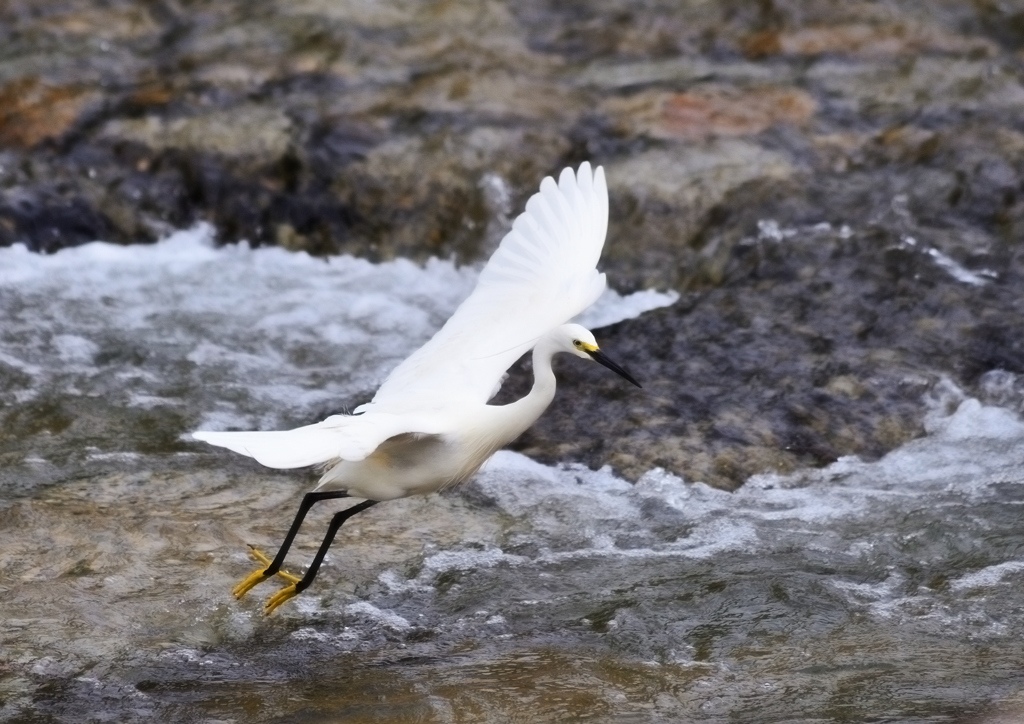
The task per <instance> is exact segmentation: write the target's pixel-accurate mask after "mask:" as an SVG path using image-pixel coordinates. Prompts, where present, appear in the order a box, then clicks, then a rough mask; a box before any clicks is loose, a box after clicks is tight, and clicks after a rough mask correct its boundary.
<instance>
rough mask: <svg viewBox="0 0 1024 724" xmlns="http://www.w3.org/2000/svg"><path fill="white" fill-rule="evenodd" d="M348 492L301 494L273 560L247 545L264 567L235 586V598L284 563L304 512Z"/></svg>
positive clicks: (290, 579)
mask: <svg viewBox="0 0 1024 724" xmlns="http://www.w3.org/2000/svg"><path fill="white" fill-rule="evenodd" d="M347 497H348V493H345V492H342V491H339V490H333V491H330V492H326V493H306V494H305V495H304V496H302V504H301V505H299V512H298V513H296V514H295V520H293V521H292V527H291V528H289V529H288V535H286V536H285V538H284V543H282V544H281V548H280V549H279V550H278V551H277V555H276V556H274V560H272V561H271V560H269V559H268V558H267V557H266V556H265V555H263V554H262V553H260V552H259V551H258V550H256V548H255V546H249V547H250V548H252V554H253V556H255V557H256V559H257V560H259V561H262V562H263V563H264V564H265V565H266V568H257V569H256V570H255V571H253V572H252V573H250V574H249V576H248V577H247V578H246V579H245V580H244V581H242V582H241V583H239V584H238V585H237V586H235V587H234V588H233V589H232V591H231V593H233V594H234V596H235V598H241V597H242V596H244V595H245V594H246V593H248V591H249V590H250V589H252V587H253V586H258V585H259V584H260V583H263V581H265V580H267V579H268V578H271V577H272V576H273V575H274V574H276V573H278V572H279V571H280V570H281V566H283V565H284V559H285V556H287V555H288V549H289V548H291V547H292V542H293V541H294V540H295V534H296V533H298V532H299V528H301V527H302V521H303V520H304V519H305V518H306V513H308V512H309V509H310V508H312V507H313V506H314V505H316V504H317V503H319V502H320V501H321V500H333V499H335V498H347ZM281 575H282V576H283V577H284V578H286V579H288V580H289V581H297V580H298V579H297V578H295V576H293V575H291V574H289V573H281Z"/></svg>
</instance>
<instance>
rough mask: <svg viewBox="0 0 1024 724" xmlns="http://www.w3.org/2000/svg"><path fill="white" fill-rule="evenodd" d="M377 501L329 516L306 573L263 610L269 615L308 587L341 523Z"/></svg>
mask: <svg viewBox="0 0 1024 724" xmlns="http://www.w3.org/2000/svg"><path fill="white" fill-rule="evenodd" d="M377 502H378V501H376V500H364V501H363V502H362V503H359V504H357V505H353V506H352V507H351V508H347V509H345V510H343V511H341V512H340V513H335V514H334V517H333V518H331V525H330V527H328V528H327V535H325V536H324V540H323V543H321V544H320V550H318V551H317V552H316V556H315V557H314V558H313V562H312V563H310V564H309V568H308V569H307V570H306V575H304V576H303V577H302V578H301V579H300V580H298V581H296V582H295V583H293V584H291V585H290V586H285V587H284V588H282V589H281V590H280V591H278V592H277V593H275V594H274V595H273V596H271V597H270V598H268V599H267V603H266V605H264V607H263V612H264V613H265V614H267V615H268V616H269V615H270V614H271V613H272V612H273V611H274V609H275V608H277V607H278V606H280V605H281V604H282V603H284V602H285V601H287V600H288V599H289V598H291V597H292V596H295V595H296V594H298V593H300V592H302V591H304V590H306V589H307V588H309V584H311V583H312V582H313V579H314V578H316V573H317V571H319V570H320V564H321V563H323V562H324V556H326V555H327V550H328V549H329V548H330V547H331V543H333V542H334V536H336V535H337V534H338V529H339V528H341V526H342V524H343V523H344V522H345V521H346V520H348V519H349V518H351V517H352V516H353V515H355V514H356V513H361V512H363V511H364V510H366V509H367V508H369V507H370V506H371V505H376V504H377Z"/></svg>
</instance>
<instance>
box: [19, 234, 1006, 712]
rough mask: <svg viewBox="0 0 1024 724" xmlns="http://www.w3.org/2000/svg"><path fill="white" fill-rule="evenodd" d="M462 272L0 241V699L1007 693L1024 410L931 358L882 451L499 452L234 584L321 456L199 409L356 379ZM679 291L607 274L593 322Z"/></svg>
mask: <svg viewBox="0 0 1024 724" xmlns="http://www.w3.org/2000/svg"><path fill="white" fill-rule="evenodd" d="M476 273H477V272H476V270H475V269H474V268H469V267H463V268H456V267H455V266H454V265H452V264H450V263H448V262H442V261H435V262H431V263H429V264H427V265H426V267H420V266H417V265H415V264H413V263H411V262H405V261H395V262H389V263H385V264H379V265H375V264H371V263H369V262H365V261H358V260H354V259H351V258H347V257H335V258H331V259H329V260H326V261H325V260H323V259H312V258H310V257H307V256H305V255H304V254H291V253H288V252H285V251H283V250H280V249H263V250H257V251H252V250H249V249H248V248H247V247H245V246H239V247H225V248H222V249H214V248H213V247H212V246H211V245H210V243H209V231H208V230H206V229H203V228H199V229H195V230H193V231H190V232H182V233H179V234H177V235H175V236H174V237H172V238H171V239H170V240H167V241H164V242H161V243H159V244H157V245H155V246H147V247H127V248H126V247H115V246H108V245H103V244H92V245H87V246H85V247H79V248H76V249H69V250H64V251H61V252H59V253H57V254H55V255H52V256H48V257H42V256H36V255H32V254H29V253H28V252H26V251H24V249H22V248H19V247H14V248H11V249H0V315H2V316H3V318H4V320H5V322H4V325H3V327H2V329H0V370H2V376H0V380H2V386H0V398H2V402H3V414H4V419H3V429H2V433H0V435H2V437H0V461H2V463H3V465H2V467H0V719H2V720H5V721H15V722H19V721H24V722H29V721H33V722H35V721H86V720H88V721H144V720H148V719H153V720H160V721H182V722H185V721H188V722H192V721H194V722H228V721H234V722H300V721H303V722H305V721H339V722H341V721H344V722H562V721H614V722H633V721H635V722H659V721H672V722H675V721H689V720H693V721H725V720H730V721H736V720H739V721H811V720H813V721H867V720H872V721H877V720H885V721H961V720H971V721H976V720H978V718H981V719H985V718H989V719H991V720H992V721H996V720H1011V719H1012V717H1014V716H1019V715H1020V712H1021V708H1019V706H1016V705H1015V704H1014V702H1015V701H1016V702H1018V704H1019V702H1020V701H1021V698H1020V695H1019V694H1018V692H1019V690H1020V689H1021V687H1022V684H1024V673H1022V672H1024V645H1022V644H1021V641H1022V640H1024V603H1022V601H1024V526H1021V524H1020V522H1021V517H1022V505H1024V423H1022V422H1021V421H1020V419H1019V417H1018V416H1017V413H1016V412H1015V411H1013V410H1008V409H1003V408H997V407H987V406H983V405H982V404H980V403H979V402H977V401H976V400H973V399H969V398H967V397H966V396H965V395H964V394H963V393H962V392H960V391H959V390H958V389H957V388H956V387H955V386H954V385H952V384H951V383H949V384H946V385H940V386H939V387H938V388H936V389H935V390H933V391H932V393H931V399H930V409H931V412H930V413H929V415H928V418H927V419H926V420H925V427H926V430H927V435H926V436H925V437H923V438H921V439H917V440H914V441H912V442H910V443H908V444H906V445H904V446H903V447H901V448H899V449H897V450H895V451H893V452H891V453H890V454H888V455H887V456H885V457H884V458H882V459H881V460H879V461H876V462H871V463H867V462H862V461H860V460H857V459H855V458H843V459H840V460H839V461H838V462H836V463H834V464H833V465H831V466H829V467H828V468H826V469H823V470H806V471H799V472H796V473H793V474H790V475H786V476H777V475H761V476H755V477H754V478H753V479H751V480H750V481H748V482H747V484H746V485H744V486H743V487H742V488H740V490H738V491H737V492H735V493H727V492H723V491H720V490H716V489H713V488H710V487H708V486H705V485H703V484H702V483H700V482H693V481H688V480H681V479H680V478H678V477H675V476H673V475H671V474H669V473H666V472H664V471H661V470H651V471H650V472H648V473H647V474H646V475H644V476H643V477H642V478H641V479H640V480H639V482H637V483H636V484H635V485H634V484H632V483H629V482H627V481H624V480H623V479H621V478H618V477H616V475H615V474H613V472H611V471H610V470H608V469H604V470H598V471H591V470H589V469H587V468H585V467H582V466H573V465H563V466H545V465H541V464H539V463H536V462H534V461H532V460H530V459H528V458H526V457H524V456H522V455H519V454H516V453H512V452H503V453H499V454H498V455H497V456H496V457H495V458H494V459H493V460H492V462H491V463H489V464H488V466H487V467H486V468H485V470H484V471H483V472H481V474H479V475H478V476H477V478H476V479H475V480H474V481H473V482H472V483H470V484H469V485H467V486H465V487H463V488H462V489H460V490H457V491H455V492H452V493H449V494H445V495H437V496H430V497H426V498H418V499H409V500H402V501H396V502H391V503H387V504H386V505H381V506H379V507H377V508H374V509H373V510H371V511H369V512H367V513H365V514H363V515H360V516H358V517H356V518H354V519H353V520H352V522H351V523H350V524H349V525H347V526H346V528H345V529H343V531H342V534H341V535H340V536H339V539H338V542H337V544H336V546H335V548H334V549H333V551H332V554H331V555H330V557H329V558H328V560H327V563H326V564H325V566H324V568H323V569H322V570H321V574H320V577H319V578H318V579H317V581H316V583H315V585H314V586H313V587H312V588H311V589H310V590H309V591H307V592H306V593H305V594H303V595H302V596H300V597H299V598H297V599H294V600H293V601H291V602H289V603H287V604H286V605H285V606H283V607H282V608H280V609H279V610H278V611H277V612H276V613H275V614H274V615H273V616H272V617H269V618H267V617H264V616H263V615H262V613H261V604H262V601H263V600H264V599H265V598H266V596H268V595H269V594H270V593H272V592H273V590H274V589H276V588H277V587H278V586H279V585H280V584H279V583H278V582H268V583H265V584H264V585H262V586H260V587H258V588H256V589H254V591H252V592H251V593H250V594H249V595H248V596H247V597H246V598H244V599H243V600H241V601H235V600H234V599H233V598H232V597H231V595H230V590H231V587H232V585H233V584H234V583H235V582H236V581H237V580H239V579H241V578H243V577H244V576H245V575H246V574H248V573H249V572H250V570H252V569H253V567H254V563H253V561H252V560H251V559H250V558H249V557H248V554H247V548H246V544H249V543H252V544H255V545H258V546H259V547H261V548H263V549H265V550H267V551H270V552H273V551H274V550H275V547H276V545H277V544H278V543H279V542H280V539H281V537H282V536H283V534H284V532H285V530H286V528H287V525H288V523H289V522H290V520H291V517H292V515H293V513H294V510H295V509H296V507H297V505H298V502H299V500H300V498H301V496H302V494H303V493H304V492H305V491H307V490H308V489H309V487H310V486H311V483H312V480H313V477H312V476H311V475H310V474H308V473H306V472H304V471H290V472H277V471H269V470H266V469H263V468H261V467H259V466H258V465H257V464H255V463H253V462H252V461H250V460H248V459H244V458H241V457H239V456H234V455H232V454H230V453H228V452H226V451H221V450H216V449H212V448H209V447H206V446H203V445H201V444H197V443H192V442H190V441H189V440H188V439H187V437H186V433H187V431H188V430H192V429H199V428H201V427H202V428H229V427H234V428H249V427H254V428H264V429H269V428H273V427H277V426H287V425H294V424H300V423H304V422H308V421H312V420H314V419H319V418H320V417H322V416H324V415H326V414H330V413H333V412H339V411H342V410H344V409H351V408H352V407H354V406H355V405H357V404H359V403H361V402H363V401H365V400H366V399H368V397H369V396H370V394H372V391H373V389H374V386H375V385H376V384H378V383H379V382H380V380H381V379H382V378H383V376H384V375H385V374H386V372H387V370H388V369H389V368H390V367H391V366H393V365H394V364H395V363H396V362H397V361H398V360H400V359H401V358H402V357H403V356H404V355H406V354H407V353H408V352H409V351H411V350H412V349H414V348H415V347H416V346H417V345H418V344H420V343H421V342H422V341H424V340H425V339H427V338H428V337H429V335H430V334H431V333H432V332H433V330H434V329H436V328H437V327H438V326H439V325H440V324H441V323H442V322H443V320H444V319H445V318H446V317H447V315H448V314H450V312H451V311H452V310H453V309H454V307H455V306H456V305H457V304H458V302H459V300H460V299H461V298H463V297H464V296H465V295H466V294H467V293H468V292H469V290H470V289H471V288H472V285H473V283H474V281H475V278H476ZM674 299H675V297H674V296H672V295H668V294H658V293H656V292H642V293H640V294H638V295H632V296H627V297H620V296H618V295H615V294H612V295H610V296H609V297H608V298H606V299H604V300H602V302H601V304H600V308H598V309H596V310H594V311H593V312H592V313H591V314H592V316H591V317H590V318H589V319H588V320H585V321H586V322H587V323H588V324H592V325H594V326H595V327H600V326H602V325H604V324H608V323H612V322H615V321H620V320H622V319H628V318H630V317H632V316H635V315H638V314H641V313H643V312H644V311H645V310H648V309H652V308H655V307H657V306H661V305H665V304H670V303H672V302H673V300H674ZM598 338H599V339H600V331H598ZM565 369H568V368H565ZM1017 383H1018V380H1016V379H1015V378H1013V377H1012V376H1010V375H1008V374H1006V373H998V372H997V373H990V374H989V376H988V379H987V384H988V385H989V387H998V386H999V385H1008V386H1013V385H1015V384H1017ZM638 394H639V393H638ZM331 505H333V504H325V505H324V506H323V509H322V510H317V511H315V512H314V513H313V514H311V516H310V517H309V518H308V522H307V526H308V527H307V528H306V529H305V531H306V533H305V534H304V535H303V536H301V537H300V539H299V542H298V544H297V546H296V547H295V548H294V549H293V553H292V555H291V557H290V559H289V560H290V565H291V567H292V570H296V569H301V566H302V565H304V563H305V562H306V561H308V560H309V558H310V557H311V556H312V553H313V551H314V550H315V547H316V545H317V543H318V541H319V537H320V535H321V533H322V530H323V527H324V525H325V524H326V521H327V519H328V517H329V515H330V510H328V508H329V506H331ZM332 510H333V508H332ZM1001 717H1002V719H1001Z"/></svg>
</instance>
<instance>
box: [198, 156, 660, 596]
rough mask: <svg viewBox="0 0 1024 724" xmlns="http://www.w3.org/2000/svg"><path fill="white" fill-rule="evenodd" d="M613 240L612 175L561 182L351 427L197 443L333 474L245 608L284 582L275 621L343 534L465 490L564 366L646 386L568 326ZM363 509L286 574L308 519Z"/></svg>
mask: <svg viewBox="0 0 1024 724" xmlns="http://www.w3.org/2000/svg"><path fill="white" fill-rule="evenodd" d="M607 228H608V190H607V186H606V185H605V178H604V170H603V169H602V168H600V167H598V169H597V170H596V172H591V168H590V164H589V163H583V164H582V165H581V166H580V168H579V172H578V173H576V174H574V173H573V171H572V169H571V168H566V169H565V170H563V171H562V173H561V175H560V176H559V179H558V182H557V183H556V182H555V181H554V180H553V179H552V178H550V177H548V178H545V179H544V180H543V181H542V182H541V185H540V191H539V192H538V193H536V194H534V195H533V196H532V197H531V198H530V200H529V201H528V202H527V204H526V210H525V211H524V212H523V213H522V214H521V215H520V216H519V217H518V218H516V220H515V222H514V223H513V224H512V230H511V231H509V232H508V234H507V235H506V236H505V238H504V239H502V242H501V244H500V245H499V247H498V249H497V250H496V251H495V252H494V254H493V255H492V256H491V258H490V260H489V261H488V263H487V265H486V266H485V267H484V269H483V271H482V272H481V273H480V278H479V280H478V282H477V285H476V288H475V289H474V290H473V293H472V294H470V296H469V297H468V298H467V299H466V300H465V301H464V302H463V303H462V304H461V305H460V306H459V308H458V309H457V310H455V313H454V314H453V315H452V317H451V318H450V319H449V320H448V322H447V323H446V324H445V325H444V326H443V327H442V328H441V330H440V331H439V332H438V333H437V334H435V335H434V337H433V338H432V339H431V340H430V341H429V342H427V343H426V344H425V345H423V347H421V348H420V349H419V350H418V351H416V352H415V353H413V354H412V356H410V357H409V358H408V359H406V360H405V361H404V362H402V363H401V364H400V365H398V367H396V368H395V369H394V370H393V371H392V372H391V374H390V375H389V376H388V377H387V379H386V380H385V381H384V384H383V385H381V387H380V389H379V390H378V391H377V394H376V395H375V396H374V398H373V400H372V401H370V402H369V403H367V404H365V405H362V406H361V407H359V408H357V409H356V410H355V413H354V414H352V415H334V416H331V417H328V418H327V419H326V420H324V421H323V422H319V423H317V424H315V425H308V426H306V427H300V428H297V429H294V430H286V431H274V432H207V431H201V432H195V433H193V437H195V438H196V439H198V440H204V441H206V442H208V443H210V444H212V445H218V446H221V447H226V448H228V449H229V450H233V451H235V452H237V453H241V454H243V455H248V456H250V457H253V458H255V459H256V460H257V461H259V462H260V463H262V464H263V465H266V466H268V467H272V468H297V467H303V466H307V465H322V466H324V473H323V475H322V477H321V478H320V482H319V485H318V486H317V488H316V489H315V490H314V491H313V492H311V493H307V494H306V496H305V497H304V498H303V499H302V504H301V505H300V506H299V511H298V513H297V514H296V516H295V519H294V521H293V522H292V525H291V528H290V529H289V530H288V534H287V535H286V536H285V539H284V542H283V543H282V545H281V548H280V550H279V551H278V553H277V556H276V557H275V558H274V559H273V560H272V561H271V560H270V559H269V558H268V557H266V556H264V555H263V554H261V553H259V552H258V551H256V550H255V549H253V553H254V555H256V557H257V558H258V559H259V560H260V561H261V562H262V564H263V566H264V567H261V568H259V569H257V570H256V571H255V572H254V573H252V575H250V576H249V577H248V578H246V579H245V580H244V581H242V582H241V583H240V584H239V585H238V586H236V587H235V589H234V594H235V596H236V597H239V598H240V597H242V596H243V595H245V593H246V592H247V591H248V590H249V589H251V588H252V587H253V586H255V585H256V584H258V583H260V582H262V581H264V580H266V579H268V578H270V577H272V576H274V575H275V574H277V575H281V576H283V577H285V578H286V579H287V580H289V581H290V585H288V586H286V587H285V588H283V589H281V590H280V591H279V592H278V593H276V594H275V595H273V596H271V597H270V599H269V600H268V601H267V603H266V605H265V608H264V611H265V613H268V614H269V613H271V612H272V611H273V610H274V609H275V608H277V607H278V606H280V605H281V604H282V603H284V602H285V601H287V600H288V599H289V598H291V597H292V596H295V595H296V594H298V593H300V592H301V591H303V590H304V589H306V588H308V587H309V585H310V583H311V582H312V581H313V579H314V578H315V577H316V574H317V570H318V569H319V567H320V564H321V563H322V562H323V559H324V556H325V555H326V554H327V550H328V548H329V547H330V545H331V543H332V541H333V540H334V537H335V535H336V534H337V532H338V529H339V528H340V527H341V525H342V524H343V523H344V522H345V521H346V520H348V518H350V517H352V516H353V515H355V514H356V513H359V512H361V511H363V510H366V509H367V508H369V507H370V506H373V505H376V504H377V503H378V502H380V501H383V500H394V499H396V498H403V497H406V496H409V495H422V494H425V493H431V492H434V491H437V490H441V489H444V488H447V487H449V486H452V485H457V484H458V483H461V482H463V481H465V480H466V479H468V478H469V477H470V476H472V475H473V474H474V473H475V472H476V471H477V470H478V469H479V468H480V466H481V465H482V464H483V463H484V461H485V460H487V459H488V458H489V457H490V456H491V455H492V454H494V453H495V452H496V451H497V450H499V449H500V448H502V447H504V446H505V445H507V444H509V443H510V442H512V441H513V440H515V439H516V438H517V437H519V435H521V434H522V433H523V432H524V431H525V430H526V429H527V428H528V427H530V425H532V424H533V423H534V421H536V420H537V418H538V417H540V415H541V413H543V412H544V410H545V409H546V408H547V406H548V405H549V404H550V403H551V400H552V398H553V397H554V395H555V375H554V372H552V369H551V358H552V357H553V356H554V355H556V354H558V353H559V352H565V353H567V354H572V355H575V356H577V357H581V358H583V359H588V360H594V361H596V362H598V363H600V364H602V365H604V366H605V367H608V368H609V369H611V370H612V371H614V372H616V373H618V374H619V375H621V376H622V377H624V378H625V379H627V380H628V381H630V382H632V383H633V384H634V385H636V386H637V387H639V386H640V383H639V382H637V381H636V380H635V379H633V377H632V376H631V375H630V374H629V373H628V372H626V371H625V370H624V369H623V368H622V367H620V366H619V365H617V364H616V363H614V362H612V361H611V360H610V359H609V358H608V357H607V356H605V355H604V353H602V352H601V350H600V349H598V346H597V341H596V340H595V339H594V335H593V334H591V332H590V331H588V330H587V329H585V328H584V327H581V326H580V325H578V324H566V322H567V321H568V320H569V319H571V318H573V317H574V316H576V315H577V314H579V313H580V312H582V311H583V310H584V309H586V308H587V307H589V306H590V305H591V304H593V303H594V302H595V301H596V300H597V298H598V297H599V296H600V295H601V293H602V292H603V291H604V288H605V275H604V274H601V273H599V272H598V271H597V269H596V266H597V262H598V259H599V258H600V256H601V249H602V247H603V246H604V239H605V234H606V232H607ZM531 348H532V349H533V374H534V382H533V388H532V389H531V390H530V392H529V394H528V395H526V397H523V398H522V399H520V400H517V401H516V402H513V403H510V404H507V405H490V404H488V402H489V400H490V399H491V398H492V397H493V396H494V395H495V394H496V393H497V391H498V389H499V388H500V387H501V383H502V382H503V381H504V378H505V376H506V375H505V372H506V370H507V369H508V368H509V367H511V366H512V364H513V363H514V362H515V361H516V360H517V359H518V358H519V357H520V356H522V355H523V354H524V353H525V352H527V351H528V350H530V349H531ZM344 497H353V498H363V499H364V502H361V503H359V504H358V505H354V506H352V507H350V508H348V509H346V510H344V511H341V512H340V513H337V514H335V516H334V517H333V518H332V519H331V523H330V526H329V528H328V530H327V534H326V535H325V536H324V539H323V543H322V544H321V546H320V549H319V550H318V551H317V554H316V556H315V557H314V559H313V562H312V563H311V564H310V566H309V568H308V569H307V571H306V574H305V575H304V576H302V577H301V578H299V577H297V576H292V575H290V574H286V573H283V572H282V570H281V567H282V565H283V564H284V559H285V556H286V555H287V552H288V549H289V547H290V546H291V544H292V541H293V540H294V539H295V535H296V533H297V532H298V530H299V527H300V526H301V525H302V521H303V518H304V517H305V515H306V513H307V512H308V511H309V509H310V508H311V507H312V506H313V505H314V504H316V503H318V502H320V501H322V500H329V499H334V498H344Z"/></svg>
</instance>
